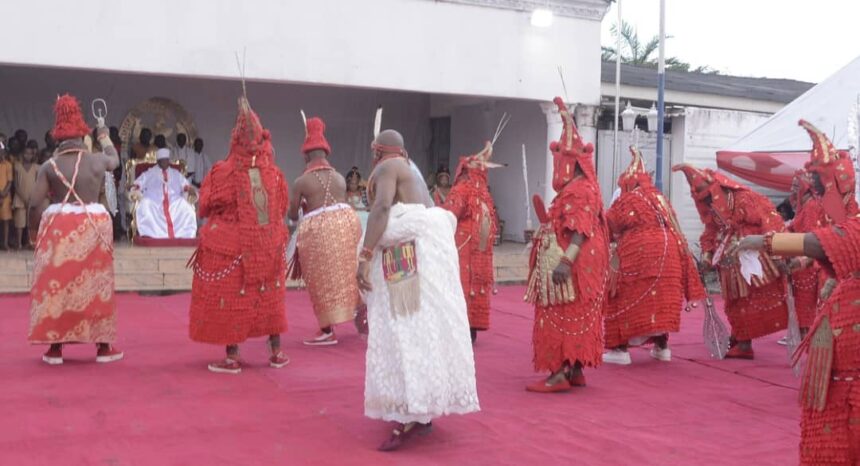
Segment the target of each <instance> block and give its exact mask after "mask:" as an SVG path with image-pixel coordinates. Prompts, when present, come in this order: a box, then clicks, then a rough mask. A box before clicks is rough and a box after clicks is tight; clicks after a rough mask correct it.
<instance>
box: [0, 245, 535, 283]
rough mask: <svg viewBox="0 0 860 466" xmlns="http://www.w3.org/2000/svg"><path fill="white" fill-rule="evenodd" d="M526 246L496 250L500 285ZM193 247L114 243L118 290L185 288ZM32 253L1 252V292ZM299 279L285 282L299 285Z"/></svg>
mask: <svg viewBox="0 0 860 466" xmlns="http://www.w3.org/2000/svg"><path fill="white" fill-rule="evenodd" d="M524 248H525V245H523V244H519V243H502V244H501V245H499V246H497V247H496V249H495V258H494V262H495V263H494V266H495V270H496V281H497V282H498V283H500V284H510V283H523V282H524V281H525V280H526V275H527V274H528V253H524V252H523V251H524ZM193 253H194V248H146V247H139V246H135V247H133V246H131V245H129V244H127V243H120V244H117V245H116V247H115V249H114V272H115V274H116V276H115V283H116V290H117V291H159V290H164V291H166V290H170V291H188V290H190V289H191V278H192V272H191V270H190V269H187V268H186V267H185V264H187V263H188V259H189V258H190V257H191V255H192V254H193ZM32 274H33V252H32V251H10V252H5V253H0V294H2V293H27V292H29V291H30V284H31V281H32V279H33V277H32ZM301 286H302V283H301V282H288V283H287V287H288V288H300V287H301Z"/></svg>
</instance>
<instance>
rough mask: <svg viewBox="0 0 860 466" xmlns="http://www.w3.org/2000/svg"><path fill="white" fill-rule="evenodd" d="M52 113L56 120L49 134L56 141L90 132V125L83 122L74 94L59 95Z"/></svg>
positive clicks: (79, 136)
mask: <svg viewBox="0 0 860 466" xmlns="http://www.w3.org/2000/svg"><path fill="white" fill-rule="evenodd" d="M54 115H55V117H56V120H55V121H54V129H52V130H51V136H53V137H54V139H56V140H57V141H58V142H59V141H65V140H66V139H73V138H82V137H84V136H86V135H88V134H90V131H91V130H90V127H89V126H87V124H86V123H85V122H84V116H83V114H82V113H81V106H80V104H79V103H78V99H76V98H75V97H74V96H71V95H69V94H64V95H63V96H62V97H59V98H58V99H57V103H56V104H55V105H54Z"/></svg>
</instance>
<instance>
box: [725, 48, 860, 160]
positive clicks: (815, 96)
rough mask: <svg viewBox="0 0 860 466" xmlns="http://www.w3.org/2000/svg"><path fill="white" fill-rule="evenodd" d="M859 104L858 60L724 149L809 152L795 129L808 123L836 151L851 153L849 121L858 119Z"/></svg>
mask: <svg viewBox="0 0 860 466" xmlns="http://www.w3.org/2000/svg"><path fill="white" fill-rule="evenodd" d="M858 101H860V57H857V58H855V59H854V60H853V61H851V63H849V64H848V65H846V66H845V67H843V68H842V69H841V70H839V71H837V72H836V73H835V74H833V75H832V76H830V77H829V78H827V79H826V80H824V81H823V82H821V83H820V84H818V85H816V86H815V87H813V88H812V89H810V90H808V91H806V93H804V94H803V95H801V96H800V97H798V98H797V99H795V100H794V101H793V102H791V103H790V104H788V105H786V106H785V107H783V108H782V110H780V111H779V112H777V113H775V114H774V115H773V116H772V117H771V118H770V119H768V120H767V121H765V122H764V123H763V124H762V125H761V126H759V127H758V128H756V129H755V130H753V131H752V132H751V133H749V134H747V135H746V136H744V137H742V138H741V139H739V140H738V141H736V142H734V143H733V144H731V145H730V146H729V147H726V148H725V150H727V151H737V152H788V151H803V150H809V149H810V148H811V147H812V143H811V142H810V140H809V136H808V135H807V134H806V131H804V130H803V129H802V128H800V127H799V126H798V125H797V121H798V120H800V119H801V118H803V119H805V120H807V121H809V122H810V123H812V124H813V125H815V126H816V127H817V128H819V129H820V130H821V131H824V132H825V133H826V134H827V135H828V136H830V138H831V139H832V140H833V144H834V145H835V146H836V147H837V148H839V149H846V150H847V149H850V147H849V145H850V140H849V129H848V126H849V119H851V118H855V119H856V118H857V116H856V105H857V103H858Z"/></svg>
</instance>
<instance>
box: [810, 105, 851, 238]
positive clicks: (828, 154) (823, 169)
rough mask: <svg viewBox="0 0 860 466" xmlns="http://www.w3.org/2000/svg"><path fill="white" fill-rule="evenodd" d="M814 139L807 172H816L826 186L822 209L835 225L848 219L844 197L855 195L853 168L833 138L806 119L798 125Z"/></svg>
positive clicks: (848, 158) (849, 159)
mask: <svg viewBox="0 0 860 466" xmlns="http://www.w3.org/2000/svg"><path fill="white" fill-rule="evenodd" d="M798 124H799V125H800V126H802V127H803V128H804V129H805V130H806V132H807V133H809V137H810V138H811V139H812V154H811V156H810V158H809V162H807V163H806V170H807V171H808V172H810V173H817V174H818V177H819V178H820V179H821V184H822V185H824V194H823V195H822V196H821V198H822V206H823V207H824V211H825V212H826V213H827V215H829V216H830V218H831V219H833V221H834V222H836V223H841V222H842V221H843V220H845V218H846V216H847V214H846V211H845V203H844V197H845V196H851V197H853V196H854V165H853V164H852V162H851V158H850V157H849V156H848V154H846V153H844V152H840V151H838V150H836V147H834V146H833V143H832V142H830V139H829V138H828V137H827V136H826V135H825V134H824V133H822V132H821V131H819V130H818V128H816V127H815V126H813V125H812V124H811V123H809V122H808V121H806V120H800V121H799V122H798Z"/></svg>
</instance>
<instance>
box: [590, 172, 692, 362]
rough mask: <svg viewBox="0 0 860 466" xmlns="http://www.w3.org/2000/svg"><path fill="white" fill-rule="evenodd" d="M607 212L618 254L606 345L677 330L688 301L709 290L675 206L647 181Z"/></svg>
mask: <svg viewBox="0 0 860 466" xmlns="http://www.w3.org/2000/svg"><path fill="white" fill-rule="evenodd" d="M606 216H607V220H608V222H609V229H610V231H611V232H612V236H613V238H615V240H616V243H617V248H616V253H617V255H618V258H619V270H618V271H617V274H618V275H617V276H618V279H617V282H618V283H617V286H616V289H615V290H614V295H610V299H609V302H608V305H607V307H606V316H605V328H606V346H607V347H608V348H615V347H617V346H620V345H624V344H627V343H628V341H629V340H630V339H631V338H633V337H637V336H650V335H658V334H663V333H668V332H677V331H678V330H679V327H680V324H681V309H682V308H683V306H684V302H685V301H696V300H700V299H704V298H705V289H704V287H703V286H702V282H701V280H700V279H699V274H698V271H697V270H696V264H695V262H694V260H693V257H692V256H691V255H690V253H689V249H688V248H687V242H686V240H685V239H684V236H683V234H682V233H681V232H680V231H679V230H678V227H677V224H676V221H675V218H676V217H675V214H674V210H673V209H672V207H671V206H670V205H669V204H668V202H666V200H665V198H663V196H662V194H660V192H659V191H658V190H657V189H656V188H654V187H653V186H651V185H646V186H640V187H638V188H636V189H634V190H632V191H629V192H625V193H623V194H621V196H620V197H619V198H618V199H617V200H616V201H615V202H614V203H613V204H612V207H611V208H610V209H609V211H608V212H607V214H606ZM614 273H615V272H614Z"/></svg>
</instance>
